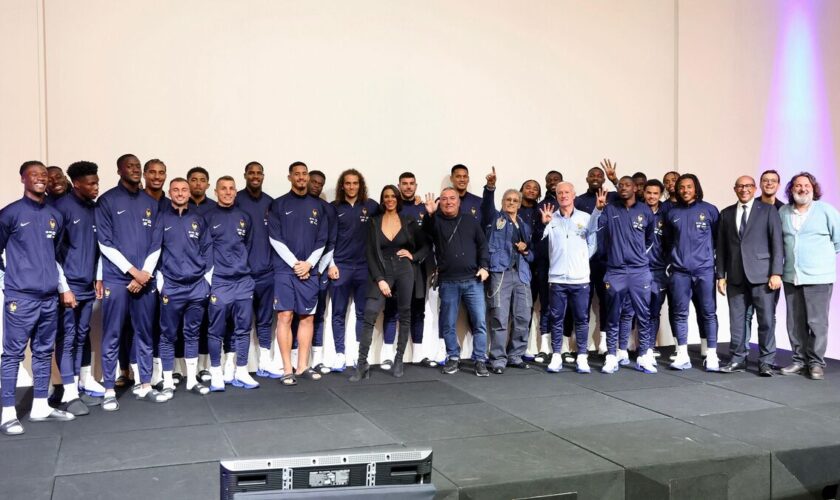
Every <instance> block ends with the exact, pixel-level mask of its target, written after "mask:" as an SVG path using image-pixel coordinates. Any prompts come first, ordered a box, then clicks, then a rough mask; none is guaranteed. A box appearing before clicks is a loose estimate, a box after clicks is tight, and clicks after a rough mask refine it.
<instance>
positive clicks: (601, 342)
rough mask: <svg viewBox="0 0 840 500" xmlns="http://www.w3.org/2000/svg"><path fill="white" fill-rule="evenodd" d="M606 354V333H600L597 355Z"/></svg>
mask: <svg viewBox="0 0 840 500" xmlns="http://www.w3.org/2000/svg"><path fill="white" fill-rule="evenodd" d="M606 353H607V332H601V339H600V340H599V341H598V354H600V355H602V356H603V355H604V354H606Z"/></svg>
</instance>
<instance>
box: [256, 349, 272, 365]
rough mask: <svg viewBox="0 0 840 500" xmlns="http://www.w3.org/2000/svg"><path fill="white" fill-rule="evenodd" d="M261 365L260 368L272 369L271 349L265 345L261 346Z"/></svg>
mask: <svg viewBox="0 0 840 500" xmlns="http://www.w3.org/2000/svg"><path fill="white" fill-rule="evenodd" d="M259 367H260V370H270V369H271V349H267V348H265V347H260V361H259Z"/></svg>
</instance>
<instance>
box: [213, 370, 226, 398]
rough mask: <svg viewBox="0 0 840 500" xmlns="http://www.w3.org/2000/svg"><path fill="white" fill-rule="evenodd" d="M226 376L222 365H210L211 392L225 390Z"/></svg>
mask: <svg viewBox="0 0 840 500" xmlns="http://www.w3.org/2000/svg"><path fill="white" fill-rule="evenodd" d="M224 390H225V378H224V375H223V374H222V367H221V366H211V367H210V392H224Z"/></svg>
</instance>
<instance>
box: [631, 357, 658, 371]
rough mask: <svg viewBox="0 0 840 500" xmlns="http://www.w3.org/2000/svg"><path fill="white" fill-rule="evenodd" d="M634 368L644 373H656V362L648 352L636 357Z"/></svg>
mask: <svg viewBox="0 0 840 500" xmlns="http://www.w3.org/2000/svg"><path fill="white" fill-rule="evenodd" d="M636 369H637V370H639V371H640V372H644V373H656V371H657V370H656V362H655V361H654V358H653V356H652V355H651V354H650V353H648V354H645V355H642V356H639V357H637V358H636Z"/></svg>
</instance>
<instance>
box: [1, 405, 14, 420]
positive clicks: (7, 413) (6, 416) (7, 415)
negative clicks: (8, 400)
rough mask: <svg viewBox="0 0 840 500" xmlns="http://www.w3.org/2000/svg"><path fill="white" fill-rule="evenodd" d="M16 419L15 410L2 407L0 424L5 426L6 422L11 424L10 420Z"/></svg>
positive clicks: (10, 407) (12, 407) (9, 407)
mask: <svg viewBox="0 0 840 500" xmlns="http://www.w3.org/2000/svg"><path fill="white" fill-rule="evenodd" d="M17 418H18V417H17V410H16V409H15V407H14V406H4V407H3V416H2V417H0V423H3V424H5V423H6V422H11V421H12V420H15V419H17Z"/></svg>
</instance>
